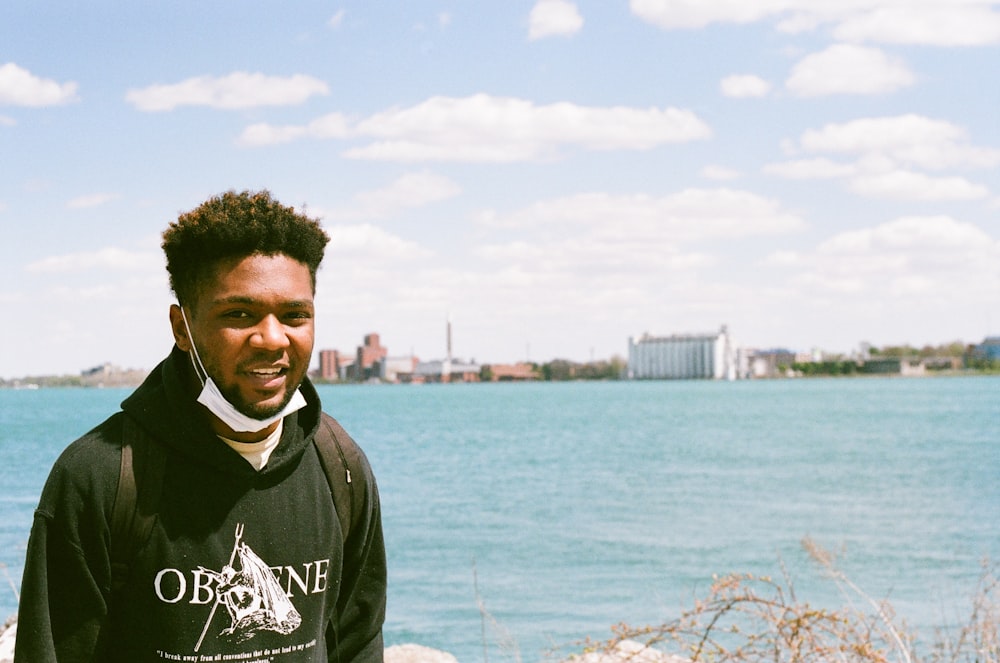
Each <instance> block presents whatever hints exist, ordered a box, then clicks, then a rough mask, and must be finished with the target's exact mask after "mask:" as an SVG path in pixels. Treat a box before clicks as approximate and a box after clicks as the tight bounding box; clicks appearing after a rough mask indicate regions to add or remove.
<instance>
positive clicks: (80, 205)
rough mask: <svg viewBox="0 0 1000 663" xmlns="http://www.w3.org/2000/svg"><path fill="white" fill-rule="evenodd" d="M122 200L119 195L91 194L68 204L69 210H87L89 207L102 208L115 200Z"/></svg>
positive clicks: (79, 197)
mask: <svg viewBox="0 0 1000 663" xmlns="http://www.w3.org/2000/svg"><path fill="white" fill-rule="evenodd" d="M119 198H121V195H119V194H117V193H91V194H88V195H86V196H78V197H77V198H74V199H72V200H70V201H69V202H68V203H66V207H68V208H69V209H85V208H88V207H100V206H101V205H104V204H107V203H109V202H111V201H113V200H117V199H119Z"/></svg>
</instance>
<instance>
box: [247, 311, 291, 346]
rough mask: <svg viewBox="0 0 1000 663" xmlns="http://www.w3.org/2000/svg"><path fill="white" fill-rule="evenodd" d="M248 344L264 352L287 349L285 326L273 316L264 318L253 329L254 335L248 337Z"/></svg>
mask: <svg viewBox="0 0 1000 663" xmlns="http://www.w3.org/2000/svg"><path fill="white" fill-rule="evenodd" d="M250 344H251V345H253V346H254V347H257V348H263V349H266V350H280V349H281V348H286V347H288V345H289V341H288V334H287V333H286V332H285V326H284V325H283V324H281V321H280V320H278V318H277V317H276V316H274V315H267V316H264V319H262V320H261V321H260V323H258V324H257V327H256V328H255V329H254V333H253V335H252V336H251V337H250Z"/></svg>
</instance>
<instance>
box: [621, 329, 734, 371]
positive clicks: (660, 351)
mask: <svg viewBox="0 0 1000 663" xmlns="http://www.w3.org/2000/svg"><path fill="white" fill-rule="evenodd" d="M628 376H629V378H631V379H633V380H732V379H734V378H735V377H736V365H735V356H734V351H733V347H732V344H731V342H730V338H729V330H728V329H727V328H726V327H725V326H723V327H722V328H721V329H720V330H719V331H718V332H716V333H709V334H674V335H671V336H650V335H649V334H643V335H642V336H641V337H640V338H639V339H638V340H635V339H633V338H631V337H630V338H629V340H628Z"/></svg>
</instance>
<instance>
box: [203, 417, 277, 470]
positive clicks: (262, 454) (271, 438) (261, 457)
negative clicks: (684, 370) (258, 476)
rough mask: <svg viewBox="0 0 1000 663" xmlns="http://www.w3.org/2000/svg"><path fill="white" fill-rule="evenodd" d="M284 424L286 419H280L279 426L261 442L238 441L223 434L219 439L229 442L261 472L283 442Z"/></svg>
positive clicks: (230, 445)
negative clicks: (282, 430) (282, 431)
mask: <svg viewBox="0 0 1000 663" xmlns="http://www.w3.org/2000/svg"><path fill="white" fill-rule="evenodd" d="M284 426H285V421H284V420H281V421H279V422H278V427H277V428H275V429H274V432H273V433H271V434H270V435H268V436H267V437H265V438H264V439H263V440H261V441H260V442H237V441H236V440H230V439H229V438H228V437H222V436H221V435H220V436H219V439H220V440H222V441H223V442H225V443H226V444H228V445H229V447H230V448H231V449H232V450H233V451H235V452H236V453H238V454H239V455H241V456H243V458H244V459H245V460H246V461H247V462H248V463H250V464H251V465H253V468H254V469H255V470H257V471H258V472H260V471H261V470H262V469H263V468H264V466H265V465H267V459H268V458H270V457H271V452H272V451H274V449H275V447H277V446H278V443H279V442H281V429H282V428H284Z"/></svg>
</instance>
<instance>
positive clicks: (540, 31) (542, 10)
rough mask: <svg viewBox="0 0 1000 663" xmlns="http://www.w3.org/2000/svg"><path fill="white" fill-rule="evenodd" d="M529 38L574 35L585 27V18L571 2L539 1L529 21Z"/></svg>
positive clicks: (567, 0)
mask: <svg viewBox="0 0 1000 663" xmlns="http://www.w3.org/2000/svg"><path fill="white" fill-rule="evenodd" d="M528 23H529V27H528V38H529V39H542V38H543V37H552V36H567V35H573V34H576V33H577V32H579V31H580V29H581V28H582V27H583V17H582V16H580V12H579V10H578V9H577V7H576V5H575V4H573V3H572V2H569V0H538V1H537V2H536V3H535V6H534V7H532V8H531V15H530V17H529V19H528Z"/></svg>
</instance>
